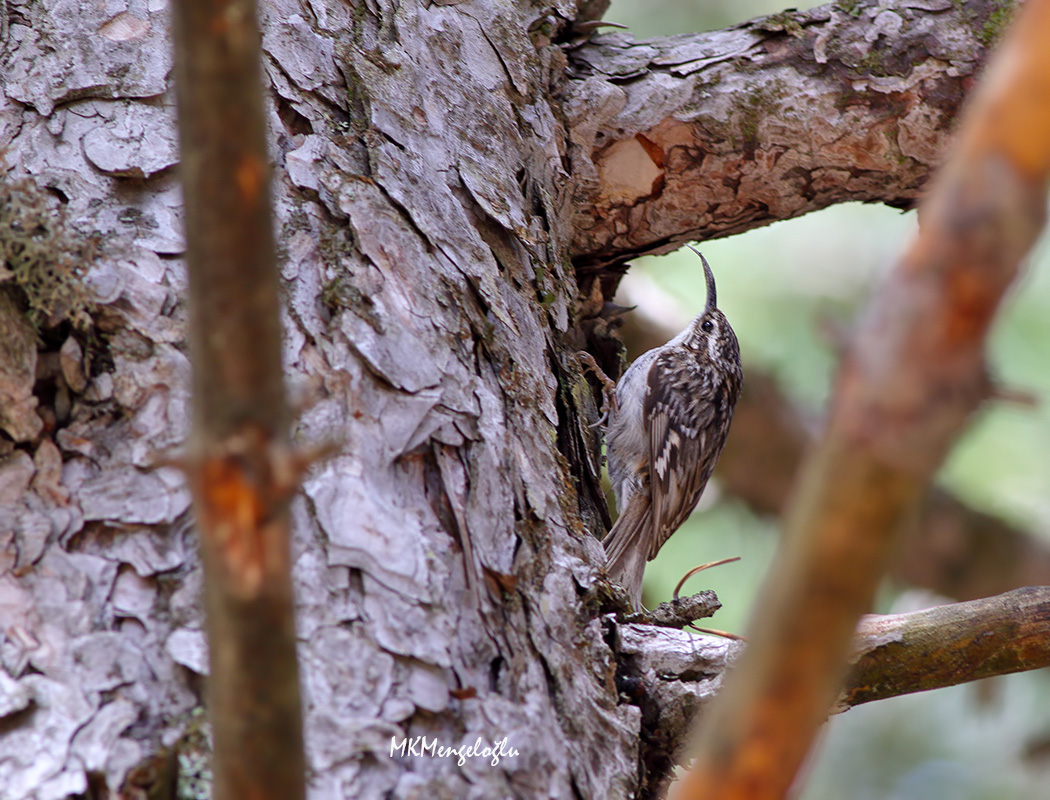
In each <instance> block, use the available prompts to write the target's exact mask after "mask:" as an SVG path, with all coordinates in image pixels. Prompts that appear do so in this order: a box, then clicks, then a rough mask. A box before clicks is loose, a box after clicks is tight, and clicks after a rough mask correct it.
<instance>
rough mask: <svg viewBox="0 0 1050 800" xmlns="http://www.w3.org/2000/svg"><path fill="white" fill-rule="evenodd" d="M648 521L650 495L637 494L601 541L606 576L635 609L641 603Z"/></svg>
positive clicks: (639, 606)
mask: <svg viewBox="0 0 1050 800" xmlns="http://www.w3.org/2000/svg"><path fill="white" fill-rule="evenodd" d="M651 520H652V506H651V505H650V503H649V498H648V497H647V496H644V495H641V493H639V494H636V495H635V496H634V497H632V498H631V499H630V501H629V502H628V503H627V507H626V508H624V510H623V513H622V514H621V515H620V518H619V519H618V520H616V524H615V525H613V528H612V530H611V531H609V535H608V536H606V537H605V541H604V542H603V544H604V545H605V556H606V563H607V569H608V572H609V577H610V578H611V579H612V580H614V581H616V582H617V583H619V584H620V585H622V586H623V587H624V589H626V590H627V594H628V596H629V597H630V598H631V601H632V602H633V603H634V606H635V608H641V603H642V573H644V572H645V562H646V561H647V560H648V555H649V545H648V542H647V540H648V534H647V533H646V532H647V531H648V530H649V529H650V528H651V527H652V523H651Z"/></svg>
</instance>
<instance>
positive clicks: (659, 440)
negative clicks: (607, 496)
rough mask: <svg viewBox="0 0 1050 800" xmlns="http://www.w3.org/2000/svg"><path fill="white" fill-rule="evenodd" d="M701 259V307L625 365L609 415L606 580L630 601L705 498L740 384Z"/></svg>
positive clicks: (732, 345)
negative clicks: (610, 520)
mask: <svg viewBox="0 0 1050 800" xmlns="http://www.w3.org/2000/svg"><path fill="white" fill-rule="evenodd" d="M694 252H696V251H694ZM697 255H700V253H699V252H697ZM700 259H701V262H702V263H703V267H704V275H705V277H706V280H707V305H706V307H705V308H704V310H703V312H702V313H701V314H700V315H699V316H698V317H697V318H696V319H694V320H693V321H692V322H691V323H690V324H689V326H688V327H686V329H685V330H684V331H682V332H681V333H680V334H678V335H677V336H676V337H675V338H674V339H672V340H671V341H669V342H668V343H667V344H665V345H663V346H661V347H657V348H654V349H652V350H650V351H649V352H647V353H645V354H643V355H642V356H641V357H640V358H638V359H637V360H636V361H635V362H634V363H633V364H632V365H631V366H630V367H629V368H628V370H627V371H626V372H625V373H624V375H623V377H622V378H621V379H620V382H619V384H617V387H616V397H617V402H618V407H617V409H616V410H615V411H614V412H613V413H611V414H610V419H609V427H608V432H607V435H606V442H607V453H608V460H609V477H610V479H611V480H612V484H613V490H614V491H615V493H616V506H617V510H618V511H619V512H620V517H619V519H618V520H617V521H616V524H615V525H614V526H613V529H612V530H611V531H610V532H609V535H608V536H607V537H606V539H605V552H606V556H607V558H608V571H609V577H610V578H612V579H613V580H615V581H617V582H619V583H621V584H623V586H624V588H626V589H627V591H628V594H629V595H630V596H631V598H632V600H633V601H634V603H635V605H638V604H639V603H640V601H641V593H642V573H643V572H644V571H645V564H646V562H647V561H650V560H652V559H653V558H655V557H656V554H657V553H658V552H659V550H660V548H661V547H662V546H663V545H664V543H665V542H666V541H667V540H668V538H669V537H670V536H671V534H672V533H674V532H675V531H676V530H678V528H679V527H680V526H681V524H682V523H683V522H685V520H686V518H687V517H688V516H689V514H690V513H691V512H692V510H693V508H694V507H695V506H696V503H697V501H698V500H699V499H700V495H701V494H703V491H704V487H705V486H706V485H707V481H708V479H709V478H710V477H711V472H712V471H713V470H714V467H715V462H717V461H718V456H719V455H720V454H721V453H722V446H723V445H724V444H725V440H726V435H727V434H728V433H729V425H730V423H731V422H732V420H733V409H734V407H735V406H736V401H737V397H738V396H739V394H740V387H741V385H742V384H743V380H744V375H743V371H742V370H741V368H740V347H739V345H738V344H737V340H736V334H735V333H733V329H732V327H731V326H730V325H729V321H728V320H727V319H726V318H725V315H724V314H723V313H722V312H721V311H719V310H718V308H717V307H716V304H717V293H716V289H715V279H714V275H713V274H712V273H711V268H710V267H709V266H708V264H707V260H706V259H705V258H704V257H703V256H702V255H700Z"/></svg>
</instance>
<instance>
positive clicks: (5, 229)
mask: <svg viewBox="0 0 1050 800" xmlns="http://www.w3.org/2000/svg"><path fill="white" fill-rule="evenodd" d="M94 259H95V242H94V240H93V239H91V238H82V237H75V236H74V234H73V233H72V232H71V231H70V229H69V225H68V222H67V220H66V218H65V215H64V214H63V213H62V209H61V207H60V206H59V205H58V203H57V202H56V201H54V199H53V198H51V197H50V196H49V195H48V194H47V192H45V191H44V189H42V188H41V187H40V186H38V185H37V184H35V183H33V182H32V181H31V180H28V179H13V178H12V177H11V176H10V173H9V172H8V171H0V286H4V287H9V291H12V293H13V294H14V296H15V298H16V299H17V300H19V301H20V304H21V305H22V306H23V307H24V308H25V311H26V314H27V316H28V318H29V320H30V322H32V323H33V325H34V326H35V327H36V328H38V329H39V328H41V327H54V326H55V325H57V324H59V323H60V322H63V321H66V320H68V321H69V322H71V323H72V324H73V326H74V327H75V328H77V329H79V330H81V331H85V330H87V329H88V328H89V327H90V326H91V318H90V315H89V312H90V311H91V303H90V301H89V299H88V293H87V289H86V287H85V284H84V276H85V274H86V272H87V270H88V268H89V267H90V265H91V262H92V261H93V260H94Z"/></svg>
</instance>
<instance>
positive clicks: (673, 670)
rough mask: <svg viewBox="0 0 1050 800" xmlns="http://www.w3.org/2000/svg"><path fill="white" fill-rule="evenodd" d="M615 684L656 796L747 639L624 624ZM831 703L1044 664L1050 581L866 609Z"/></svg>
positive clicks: (647, 792)
mask: <svg viewBox="0 0 1050 800" xmlns="http://www.w3.org/2000/svg"><path fill="white" fill-rule="evenodd" d="M616 644H617V647H618V650H619V653H620V655H621V663H622V666H621V672H620V673H619V676H618V679H619V685H620V689H621V692H622V693H623V694H624V695H625V696H626V697H627V698H629V699H630V701H631V702H634V703H635V704H637V705H638V706H639V707H640V708H641V710H642V761H643V764H644V765H645V769H646V775H645V785H644V787H643V792H644V793H643V795H642V796H644V797H659V796H663V791H664V787H665V786H666V783H667V782H668V781H669V780H670V777H671V768H672V767H673V766H674V764H676V763H680V761H681V758H682V756H683V755H684V749H683V748H684V745H685V744H686V742H687V741H688V730H689V723H690V720H691V719H692V718H693V717H694V716H695V715H696V713H697V712H698V711H699V710H700V709H701V708H702V707H703V706H704V704H706V703H707V702H708V701H709V700H710V699H711V698H712V697H713V696H714V695H715V693H716V692H717V691H718V688H719V686H720V685H721V682H722V675H723V673H724V672H725V670H726V669H727V668H729V667H730V666H731V665H732V664H733V661H734V660H735V659H736V658H737V656H738V655H739V654H740V653H741V651H742V650H743V649H744V647H745V645H743V644H742V643H740V642H731V641H728V640H725V639H716V638H713V637H698V636H696V635H694V634H690V633H687V632H685V631H678V630H671V629H669V628H653V627H649V626H643V625H621V626H619V627H618V628H617V638H616ZM853 651H854V656H853V666H852V667H851V669H850V672H849V676H848V677H847V679H846V683H845V687H844V688H843V690H842V693H841V694H840V695H839V698H838V701H837V703H836V705H835V708H834V709H833V710H834V711H835V712H841V711H845V710H847V709H849V708H852V707H853V706H857V705H861V704H863V703H868V702H871V701H872V700H883V699H886V698H888V697H896V696H898V695H902V694H912V693H915V692H923V691H928V690H930V689H940V688H944V687H946V686H955V685H957V684H960V683H968V682H970V681H976V680H980V679H982V678H989V677H993V676H996V675H1009V674H1011V673H1014V672H1023V671H1027V670H1033V669H1039V668H1041V667H1046V666H1050V587H1047V586H1035V587H1027V588H1024V589H1017V590H1015V591H1012V592H1009V593H1007V594H1003V595H999V596H997V597H989V598H984V599H981V600H974V601H971V602H967V603H955V604H952V605H946V606H939V607H937V608H930V609H924V610H922V611H916V612H913V613H910V614H889V615H885V616H882V615H875V614H872V615H868V616H865V617H863V618H862V619H861V621H860V624H859V626H858V627H857V632H856V634H855V635H854V639H853Z"/></svg>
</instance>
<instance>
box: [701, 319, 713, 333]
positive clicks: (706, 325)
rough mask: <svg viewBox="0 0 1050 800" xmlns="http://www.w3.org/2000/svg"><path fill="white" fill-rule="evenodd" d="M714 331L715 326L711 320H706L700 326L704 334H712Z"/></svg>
mask: <svg viewBox="0 0 1050 800" xmlns="http://www.w3.org/2000/svg"><path fill="white" fill-rule="evenodd" d="M714 329H715V324H714V323H713V322H712V321H711V320H709V319H705V320H704V321H703V322H702V323H701V324H700V330H702V331H703V332H704V333H710V332H711V331H713V330H714Z"/></svg>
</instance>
